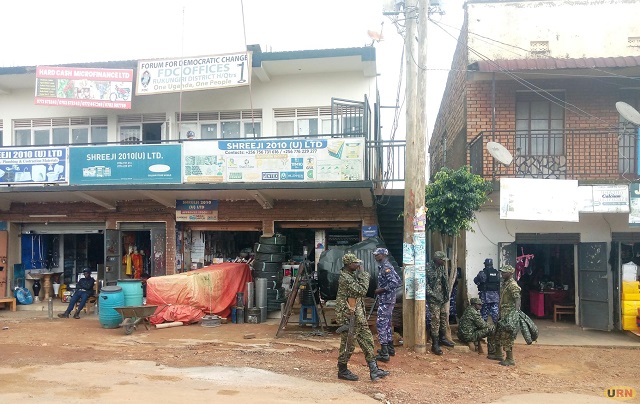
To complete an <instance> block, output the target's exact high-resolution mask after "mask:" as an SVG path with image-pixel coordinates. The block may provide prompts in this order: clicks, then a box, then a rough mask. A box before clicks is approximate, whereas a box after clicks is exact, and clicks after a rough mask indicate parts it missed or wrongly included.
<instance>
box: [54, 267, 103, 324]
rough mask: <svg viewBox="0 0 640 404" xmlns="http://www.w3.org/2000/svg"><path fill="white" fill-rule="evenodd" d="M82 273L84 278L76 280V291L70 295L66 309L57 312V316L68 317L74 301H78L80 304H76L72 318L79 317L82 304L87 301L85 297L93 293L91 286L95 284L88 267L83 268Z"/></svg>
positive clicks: (74, 303)
mask: <svg viewBox="0 0 640 404" xmlns="http://www.w3.org/2000/svg"><path fill="white" fill-rule="evenodd" d="M82 275H83V276H84V278H82V279H80V280H79V281H78V284H77V285H76V291H75V292H74V293H73V296H71V300H70V301H69V306H68V307H67V310H65V312H64V313H58V317H60V318H69V314H71V311H72V310H73V307H74V306H75V305H76V303H78V302H80V304H79V305H78V308H77V309H76V312H75V313H74V314H73V318H75V319H78V318H80V311H81V310H82V309H83V308H84V305H85V304H86V303H87V299H88V298H90V297H91V296H93V294H94V289H93V288H94V286H95V282H96V281H95V279H93V278H92V277H91V269H90V268H85V269H83V270H82Z"/></svg>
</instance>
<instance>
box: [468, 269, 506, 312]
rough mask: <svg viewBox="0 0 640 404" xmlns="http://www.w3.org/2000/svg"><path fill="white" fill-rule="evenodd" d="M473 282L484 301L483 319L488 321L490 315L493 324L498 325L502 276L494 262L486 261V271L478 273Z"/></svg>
mask: <svg viewBox="0 0 640 404" xmlns="http://www.w3.org/2000/svg"><path fill="white" fill-rule="evenodd" d="M473 282H474V283H475V284H476V285H478V292H479V295H480V300H482V309H481V310H480V313H481V314H482V319H483V320H484V321H487V318H489V315H491V319H492V320H493V324H497V323H498V304H499V303H500V274H499V273H498V271H497V270H496V269H495V268H494V267H493V260H492V259H491V258H487V259H485V260H484V269H483V270H481V271H480V272H478V275H476V277H475V278H473Z"/></svg>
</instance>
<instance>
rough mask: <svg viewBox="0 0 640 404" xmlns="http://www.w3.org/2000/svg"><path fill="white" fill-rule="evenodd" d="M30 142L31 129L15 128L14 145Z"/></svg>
mask: <svg viewBox="0 0 640 404" xmlns="http://www.w3.org/2000/svg"><path fill="white" fill-rule="evenodd" d="M30 144H31V129H17V130H16V146H28V145H30Z"/></svg>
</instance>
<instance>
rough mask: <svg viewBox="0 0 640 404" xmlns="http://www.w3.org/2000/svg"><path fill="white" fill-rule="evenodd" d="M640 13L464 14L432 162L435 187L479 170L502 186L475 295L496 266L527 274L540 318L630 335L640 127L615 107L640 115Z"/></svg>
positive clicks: (476, 10) (469, 239) (559, 4)
mask: <svg viewBox="0 0 640 404" xmlns="http://www.w3.org/2000/svg"><path fill="white" fill-rule="evenodd" d="M638 12H640V3H639V2H635V1H631V2H628V1H611V2H607V3H602V2H597V1H585V2H580V3H575V2H565V1H529V0H525V1H513V2H504V1H491V0H490V1H484V0H468V1H467V2H466V4H465V19H464V23H463V26H462V30H461V34H460V37H459V43H458V46H457V50H456V53H455V55H454V58H453V61H452V67H451V72H450V74H449V77H448V82H447V86H446V90H445V94H444V97H443V100H442V104H441V108H440V111H439V114H438V117H437V121H436V124H435V128H434V132H433V135H432V137H431V139H430V144H429V153H430V156H431V163H430V170H431V171H430V172H431V173H432V174H433V173H435V172H437V171H438V170H439V169H440V168H441V167H445V166H446V167H453V168H457V167H460V166H463V165H469V166H470V167H471V170H472V172H473V173H475V174H479V175H481V176H483V177H484V178H485V179H487V180H490V181H493V183H494V192H493V193H492V194H491V195H490V198H491V202H489V203H488V204H487V205H486V206H485V207H483V209H482V210H481V211H480V212H477V222H476V223H475V225H474V226H473V227H474V231H473V232H467V233H466V234H465V235H464V237H463V240H464V241H463V242H464V246H463V247H464V248H461V249H460V251H461V254H464V256H460V257H458V259H459V260H460V262H461V263H463V265H462V266H463V267H464V268H465V269H466V275H465V277H466V284H467V286H468V290H469V293H470V295H474V294H475V293H476V292H477V288H476V285H475V284H474V282H473V278H474V277H475V276H476V274H477V273H478V271H480V270H481V269H482V268H483V262H484V259H485V258H492V259H493V260H494V264H495V266H496V268H497V267H498V266H499V265H504V264H507V263H509V264H511V265H513V266H514V267H516V276H517V278H518V279H519V281H518V282H519V284H520V285H521V287H522V288H523V290H522V292H523V308H524V309H525V310H526V311H528V312H529V313H532V314H534V315H536V316H541V317H542V316H544V317H550V316H553V305H554V304H563V305H567V306H572V305H575V319H576V324H578V325H580V326H582V327H585V328H597V329H605V330H610V329H613V328H618V329H619V328H622V324H621V314H620V313H621V312H620V307H619V305H620V301H621V291H620V287H621V281H622V278H623V270H622V267H623V265H624V264H626V263H629V262H630V261H636V262H637V257H638V256H640V232H638V227H637V225H638V223H637V207H635V206H634V199H635V198H634V193H633V192H632V193H631V194H630V193H629V190H630V189H632V190H637V189H638V188H637V182H638V177H639V174H640V171H639V170H638V167H639V164H638V143H637V142H638V140H637V139H638V137H637V134H638V126H637V123H633V122H629V121H628V120H626V119H624V118H623V117H622V116H621V115H620V114H619V113H618V110H617V109H616V103H617V102H625V103H626V104H628V105H629V106H631V107H633V108H636V109H637V108H638V107H640V87H639V86H638V78H639V77H640V56H639V55H640V48H639V46H640V27H638V25H637V24H636V22H635V15H637V14H638ZM569 21H571V22H570V23H569ZM618 105H620V104H618ZM627 115H628V114H627ZM462 252H465V253H462ZM637 263H640V262H637Z"/></svg>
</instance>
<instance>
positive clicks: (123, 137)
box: [120, 125, 142, 143]
mask: <svg viewBox="0 0 640 404" xmlns="http://www.w3.org/2000/svg"><path fill="white" fill-rule="evenodd" d="M141 137H142V128H141V127H140V125H128V126H121V127H120V142H122V143H140V140H141Z"/></svg>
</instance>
